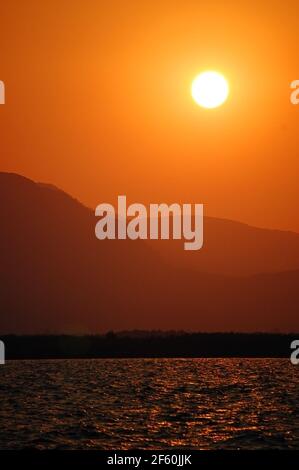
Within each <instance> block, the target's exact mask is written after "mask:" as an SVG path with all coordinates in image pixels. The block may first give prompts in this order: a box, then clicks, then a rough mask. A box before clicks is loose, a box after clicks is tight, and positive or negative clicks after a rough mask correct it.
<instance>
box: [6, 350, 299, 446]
mask: <svg viewBox="0 0 299 470" xmlns="http://www.w3.org/2000/svg"><path fill="white" fill-rule="evenodd" d="M298 389H299V366H298V367H296V366H292V365H291V364H290V361H289V360H287V359H101V360H47V361H9V362H8V363H7V364H6V365H5V366H2V367H0V398H1V408H0V422H1V426H0V448H1V449H24V448H26V449H29V448H30V449H32V448H34V449H106V450H108V449H170V448H172V449H175V448H181V449H299V394H298Z"/></svg>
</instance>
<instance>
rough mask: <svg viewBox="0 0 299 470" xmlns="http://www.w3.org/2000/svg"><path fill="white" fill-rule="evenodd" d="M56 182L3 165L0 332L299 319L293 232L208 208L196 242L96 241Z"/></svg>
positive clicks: (298, 238) (273, 324) (84, 216)
mask: <svg viewBox="0 0 299 470" xmlns="http://www.w3.org/2000/svg"><path fill="white" fill-rule="evenodd" d="M54 189H55V188H54ZM54 189H53V187H49V186H48V185H42V184H38V183H34V182H33V181H31V180H29V179H27V178H24V177H22V176H19V175H15V174H7V173H0V197H1V201H2V203H1V205H0V217H1V232H0V246H1V252H0V302H1V317H0V333H2V334H3V333H41V332H43V333H46V332H51V333H57V332H70V333H74V332H75V333H76V332H82V333H90V332H91V333H96V332H100V331H107V330H109V329H114V330H125V329H166V330H169V329H176V330H179V329H184V330H202V331H257V330H259V331H262V330H263V331H297V330H298V329H299V319H298V313H297V312H298V307H299V289H298V286H299V270H297V268H299V235H297V234H293V233H289V232H279V231H271V230H263V229H256V228H252V227H249V226H247V225H244V224H239V223H235V222H231V221H224V220H220V219H212V218H211V219H210V218H206V219H205V225H204V231H205V235H204V239H205V246H204V248H203V250H202V251H199V252H184V250H183V248H182V242H181V241H180V242H177V241H176V242H175V241H172V240H170V241H131V240H120V241H113V240H112V241H109V240H105V241H99V240H97V239H96V237H95V235H94V227H95V223H96V218H95V216H94V213H93V211H91V210H90V209H87V208H86V207H84V206H83V205H82V204H80V203H79V202H78V201H76V200H75V199H73V198H71V197H70V196H68V195H67V194H66V193H64V192H63V191H60V190H54ZM99 198H100V194H99ZM255 247H256V248H255ZM279 271H283V272H279ZM264 272H265V273H264ZM228 274H230V275H232V276H228ZM249 274H250V276H249Z"/></svg>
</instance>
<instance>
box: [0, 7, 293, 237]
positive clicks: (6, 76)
mask: <svg viewBox="0 0 299 470" xmlns="http://www.w3.org/2000/svg"><path fill="white" fill-rule="evenodd" d="M298 17H299V3H298V0H286V1H285V2H281V1H276V0H272V1H271V2H269V1H266V0H264V1H257V0H256V1H249V0H248V1H242V0H241V1H240V0H238V1H237V0H234V1H230V0H228V1H225V2H223V1H213V0H211V1H208V2H207V1H206V2H201V1H176V2H174V1H165V0H161V1H159V2H153V1H152V0H143V1H140V0H139V1H137V0H134V1H132V0H130V1H128V2H125V1H114V0H110V1H109V2H108V1H101V2H96V1H91V0H87V1H84V2H83V1H76V0H74V1H73V2H70V1H66V0H62V1H61V0H59V1H58V0H51V1H50V0H44V1H43V2H40V1H37V0H28V1H26V2H21V1H17V0H11V1H10V2H4V3H2V4H1V13H0V18H1V28H0V44H1V45H0V80H3V81H4V83H5V86H6V105H4V106H1V107H0V139H1V154H0V155H1V156H0V170H1V171H12V172H17V173H20V174H22V175H24V176H27V177H29V178H32V179H34V180H38V181H43V182H48V183H52V184H55V185H57V186H58V187H60V188H61V189H63V190H65V191H66V192H68V193H70V194H72V195H73V196H75V197H77V198H78V199H80V200H81V201H82V202H83V203H85V204H86V205H88V206H91V207H93V208H94V207H95V206H96V205H97V204H99V203H100V202H112V203H114V202H115V201H116V198H117V195H119V194H126V195H127V197H128V200H129V202H135V201H137V202H140V203H144V204H148V203H150V202H168V203H170V202H179V203H183V202H193V203H195V202H197V203H204V204H205V213H206V214H208V215H212V216H217V217H221V218H229V219H233V220H239V221H242V222H246V223H249V224H252V225H257V226H261V227H269V228H281V229H287V230H295V231H297V232H299V217H298V200H299V184H298V178H299V158H298V157H299V147H298V139H299V105H298V106H294V105H292V104H291V103H290V93H291V90H290V83H291V82H292V81H293V80H295V79H299V54H298V45H299V28H298ZM207 69H212V70H217V71H219V72H221V73H223V74H224V76H225V77H226V78H227V80H228V81H229V84H230V90H231V93H230V96H229V98H228V100H227V102H226V103H225V104H224V105H223V106H221V107H220V108H217V109H214V110H206V109H203V108H200V107H199V106H198V105H197V104H196V103H195V102H194V101H193V99H192V97H191V93H190V88H191V83H192V80H193V79H194V77H195V76H196V75H197V74H198V73H200V72H201V71H203V70H207Z"/></svg>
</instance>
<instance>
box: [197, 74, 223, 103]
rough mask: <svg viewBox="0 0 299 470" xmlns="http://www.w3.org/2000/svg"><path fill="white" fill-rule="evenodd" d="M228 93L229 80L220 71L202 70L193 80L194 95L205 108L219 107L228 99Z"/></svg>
mask: <svg viewBox="0 0 299 470" xmlns="http://www.w3.org/2000/svg"><path fill="white" fill-rule="evenodd" d="M228 93H229V86H228V82H227V80H226V79H225V78H224V76H223V75H221V74H220V73H218V72H202V73H201V74H199V75H198V76H197V77H195V79H194V80H193V82H192V88H191V94H192V97H193V99H194V100H195V101H196V103H197V104H199V106H202V107H203V108H210V109H212V108H217V107H218V106H220V105H222V104H223V103H224V102H225V101H226V99H227V97H228Z"/></svg>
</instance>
